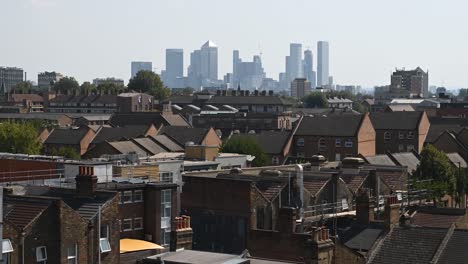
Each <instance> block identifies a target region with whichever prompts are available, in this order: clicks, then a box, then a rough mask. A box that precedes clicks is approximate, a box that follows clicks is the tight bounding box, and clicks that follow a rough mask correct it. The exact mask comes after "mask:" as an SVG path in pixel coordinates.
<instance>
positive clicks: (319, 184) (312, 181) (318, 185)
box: [303, 176, 331, 196]
mask: <svg viewBox="0 0 468 264" xmlns="http://www.w3.org/2000/svg"><path fill="white" fill-rule="evenodd" d="M330 179H331V177H327V176H322V177H318V176H317V177H315V176H314V177H304V183H303V184H304V188H305V189H306V190H307V191H309V192H310V194H311V195H312V196H315V195H316V194H317V193H318V192H319V191H320V190H321V189H322V188H323V187H324V186H325V185H326V184H327V182H328V181H330Z"/></svg>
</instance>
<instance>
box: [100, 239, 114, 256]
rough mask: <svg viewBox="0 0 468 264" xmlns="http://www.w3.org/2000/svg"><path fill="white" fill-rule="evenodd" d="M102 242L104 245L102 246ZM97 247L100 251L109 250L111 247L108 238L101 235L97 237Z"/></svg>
mask: <svg viewBox="0 0 468 264" xmlns="http://www.w3.org/2000/svg"><path fill="white" fill-rule="evenodd" d="M103 244H104V246H105V247H107V248H104V247H103ZM99 249H100V250H101V253H106V252H111V251H112V248H111V246H110V243H109V239H108V238H107V237H102V238H100V239H99Z"/></svg>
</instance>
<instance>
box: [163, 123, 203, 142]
mask: <svg viewBox="0 0 468 264" xmlns="http://www.w3.org/2000/svg"><path fill="white" fill-rule="evenodd" d="M209 130H210V128H194V127H190V128H189V127H183V126H165V127H162V128H161V129H160V130H159V131H158V135H166V136H168V137H170V138H171V139H173V140H175V141H176V142H177V143H178V144H179V145H181V146H185V143H187V142H189V141H190V142H193V143H195V144H197V145H200V144H201V143H202V142H203V140H204V139H205V136H206V134H207V133H208V131H209Z"/></svg>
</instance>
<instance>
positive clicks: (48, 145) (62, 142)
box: [43, 127, 96, 155]
mask: <svg viewBox="0 0 468 264" xmlns="http://www.w3.org/2000/svg"><path fill="white" fill-rule="evenodd" d="M95 135H96V132H94V130H92V129H91V128H88V127H80V128H70V129H62V128H56V129H54V130H52V132H50V134H49V136H48V137H47V139H46V140H45V141H44V150H43V151H44V153H45V154H47V155H51V154H53V153H54V151H55V150H57V149H59V148H61V147H69V148H72V149H74V150H75V151H76V153H78V154H80V155H83V154H85V153H86V151H88V147H89V145H90V143H91V141H92V140H93V138H94V137H95Z"/></svg>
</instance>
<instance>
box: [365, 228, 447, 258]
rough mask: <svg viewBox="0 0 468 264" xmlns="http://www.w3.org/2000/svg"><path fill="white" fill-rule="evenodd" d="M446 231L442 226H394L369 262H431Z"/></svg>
mask: <svg viewBox="0 0 468 264" xmlns="http://www.w3.org/2000/svg"><path fill="white" fill-rule="evenodd" d="M446 233H447V229H440V228H427V227H410V228H407V227H406V228H405V227H394V228H393V230H392V231H391V232H390V233H389V234H388V235H387V236H386V237H385V239H384V240H383V243H382V244H381V246H380V247H379V248H378V249H376V251H375V252H374V254H375V255H374V256H373V258H372V259H371V261H370V262H369V263H375V264H395V263H411V264H427V263H430V261H431V260H432V257H433V256H434V254H435V253H436V251H437V249H438V248H439V245H440V243H441V242H442V240H443V239H444V237H445V235H446Z"/></svg>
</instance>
